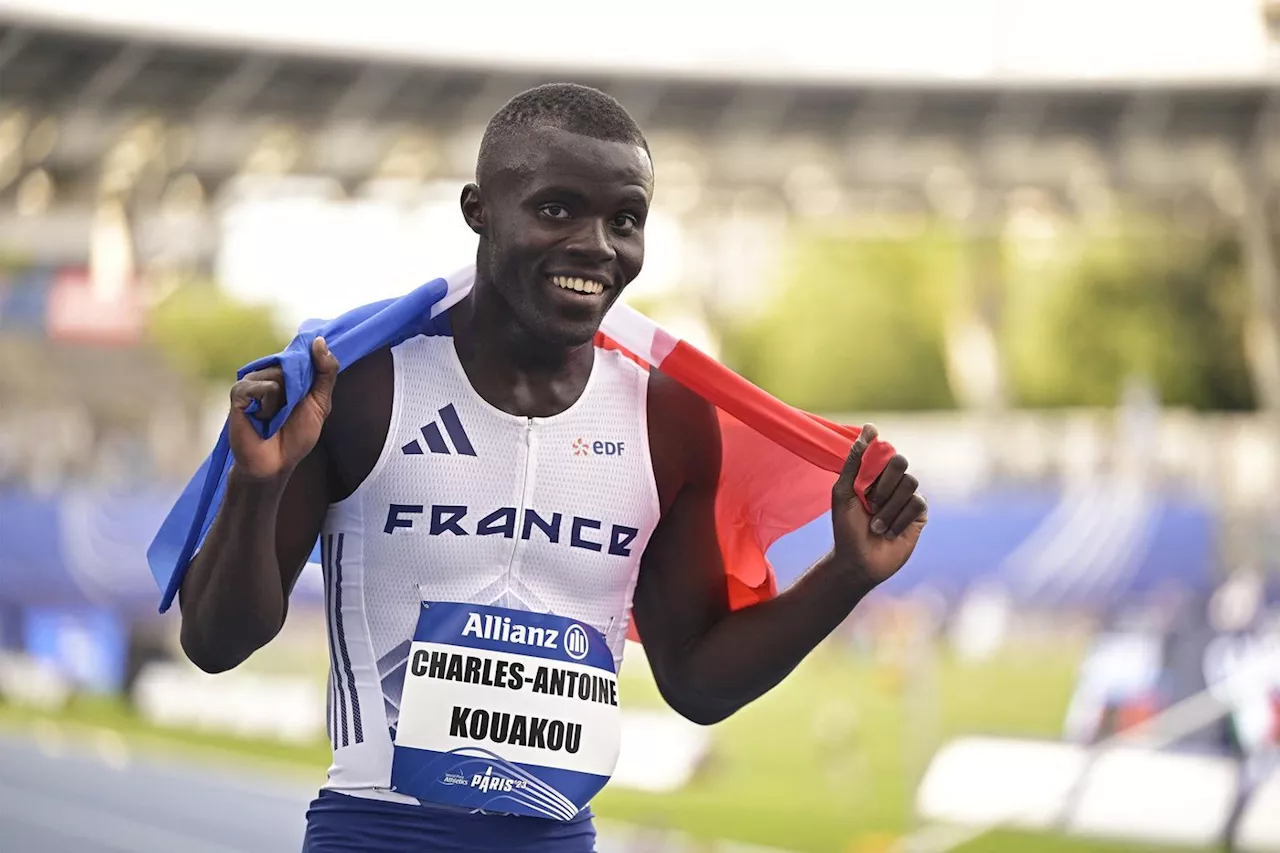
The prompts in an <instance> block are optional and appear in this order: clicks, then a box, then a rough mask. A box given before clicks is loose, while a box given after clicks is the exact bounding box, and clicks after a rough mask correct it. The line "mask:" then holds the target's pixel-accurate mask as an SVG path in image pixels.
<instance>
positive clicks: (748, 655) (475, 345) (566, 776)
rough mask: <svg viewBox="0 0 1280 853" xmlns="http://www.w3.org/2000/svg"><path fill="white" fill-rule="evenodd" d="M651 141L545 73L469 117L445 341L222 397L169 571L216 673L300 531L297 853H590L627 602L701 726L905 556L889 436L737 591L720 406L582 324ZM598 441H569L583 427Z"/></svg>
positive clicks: (625, 259) (317, 347)
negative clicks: (305, 670) (472, 262)
mask: <svg viewBox="0 0 1280 853" xmlns="http://www.w3.org/2000/svg"><path fill="white" fill-rule="evenodd" d="M653 182H654V171H653V164H652V162H651V160H650V156H649V151H648V146H647V144H646V142H645V140H644V137H643V136H642V134H641V132H640V130H639V128H638V127H636V125H635V123H634V122H633V121H632V120H631V117H630V116H628V115H627V113H626V111H625V110H623V108H622V107H621V106H620V105H619V104H618V103H617V102H616V101H614V100H613V99H612V98H610V97H609V96H607V95H605V94H603V93H601V92H598V91H596V90H593V89H589V88H586V87H582V86H575V85H568V84H557V85H550V86H542V87H538V88H536V89H532V90H530V91H527V92H525V93H523V94H521V95H518V96H517V97H515V98H514V99H512V100H511V101H510V102H509V103H508V104H507V105H506V106H504V107H503V108H502V109H501V110H500V111H499V112H498V113H497V114H496V115H495V116H494V118H493V120H492V121H491V122H490V125H489V127H488V129H487V131H486V133H485V137H484V141H483V143H482V145H481V151H480V156H479V161H478V164H477V180H476V183H473V184H468V185H467V186H466V187H465V188H464V189H463V191H462V205H461V206H462V214H463V216H464V218H465V219H466V222H467V223H468V225H469V226H470V227H471V228H472V230H473V231H475V233H476V234H477V235H479V244H478V249H477V254H476V272H475V283H474V286H473V287H472V289H471V291H470V292H469V294H468V295H467V296H466V297H465V298H464V299H462V300H461V301H460V302H458V303H457V304H456V305H454V307H453V308H452V309H450V310H449V312H448V315H447V323H448V328H449V334H438V335H434V336H426V335H417V336H414V337H410V338H409V339H408V340H405V341H403V342H400V343H397V344H395V345H394V346H390V347H385V348H382V349H378V350H376V351H374V352H372V353H370V354H369V355H367V356H365V357H363V358H361V359H359V360H358V361H356V362H355V363H354V364H350V365H346V366H345V368H344V369H343V370H342V372H341V375H339V365H338V363H337V360H336V359H335V357H334V356H333V355H332V353H330V352H329V350H328V348H327V345H326V344H325V342H324V340H323V339H321V338H317V339H316V340H315V342H314V345H313V346H312V349H311V358H312V364H313V366H314V371H315V379H314V381H313V382H312V384H311V385H310V390H309V393H307V394H306V396H305V398H304V399H301V400H299V401H296V405H295V407H294V409H293V411H292V412H291V413H290V414H289V415H288V418H287V420H286V421H285V423H284V425H283V426H282V427H281V428H280V429H279V430H278V431H276V432H275V433H274V434H272V435H271V436H270V437H269V438H265V439H264V438H263V436H262V434H261V432H260V431H259V430H257V429H255V427H254V426H253V424H251V423H250V419H249V417H246V416H245V414H246V413H250V414H251V415H252V417H256V418H258V419H260V420H267V421H269V420H270V419H271V417H272V416H273V415H274V414H275V413H276V412H278V411H280V410H281V407H282V405H283V404H284V403H285V401H284V400H283V396H284V390H283V389H284V387H285V381H284V376H283V373H282V371H281V370H280V369H279V368H271V369H267V370H262V371H257V372H254V373H250V374H248V375H246V376H244V378H243V379H242V380H241V381H239V382H237V383H236V384H235V385H234V386H233V388H232V390H231V398H232V411H231V416H230V418H229V436H230V447H231V453H232V454H233V457H234V463H233V465H232V467H231V470H230V473H229V475H228V477H227V482H226V491H225V496H224V497H223V499H222V503H221V506H220V508H219V510H218V512H217V516H216V518H215V520H214V522H213V525H212V527H211V528H210V529H209V531H208V535H207V537H206V538H205V539H204V542H203V546H202V547H201V548H200V550H199V552H198V554H197V555H196V556H195V558H194V559H193V560H192V561H191V562H190V564H189V567H188V568H187V571H186V575H185V577H184V578H183V579H182V582H181V587H180V602H181V607H182V615H183V623H182V642H183V648H184V649H185V650H186V653H187V655H188V656H189V657H190V658H191V660H192V661H194V662H195V663H196V664H197V665H198V666H200V667H201V668H202V669H205V670H207V671H210V672H219V671H224V670H227V669H231V668H233V667H235V666H237V665H238V664H240V663H241V662H242V661H244V660H245V659H246V658H247V657H249V655H251V654H252V653H253V652H254V651H255V650H257V649H258V648H261V647H262V646H263V645H265V644H266V643H268V642H269V641H270V640H271V639H272V638H273V637H274V636H275V635H276V633H277V632H278V631H279V630H280V628H281V627H282V625H283V624H284V619H285V614H286V611H287V603H288V598H289V594H290V592H291V590H292V589H293V586H294V584H295V582H296V580H297V577H298V574H299V572H300V571H301V569H302V567H303V565H304V564H305V563H306V561H307V557H308V555H309V554H310V553H311V549H312V546H313V544H314V543H315V542H316V540H317V538H318V539H319V540H320V542H321V552H322V554H321V555H322V564H323V567H324V570H325V576H326V584H327V586H326V589H327V592H328V598H329V607H328V616H329V643H330V656H331V661H332V668H331V673H330V691H329V696H330V708H329V723H330V737H331V741H332V746H333V763H332V766H331V767H330V769H329V774H328V781H327V782H326V784H325V786H324V788H323V790H322V791H321V792H320V795H319V796H318V797H317V798H316V800H315V801H314V802H313V804H312V807H311V809H310V811H309V813H308V819H307V834H306V840H305V842H304V845H305V847H304V849H305V850H306V851H309V853H328V851H357V850H358V851H371V853H379V851H392V850H395V851H408V850H414V851H463V850H468V851H475V850H495V851H496V850H504V851H556V853H577V851H589V850H593V849H594V838H595V831H594V828H593V822H592V815H591V811H590V808H589V802H590V800H591V797H592V796H593V795H594V794H595V793H596V792H598V791H599V790H600V789H601V788H602V787H603V786H604V784H605V783H606V782H607V781H608V779H609V775H610V773H611V772H612V770H613V766H614V762H615V761H616V758H617V753H618V738H619V731H620V721H619V717H618V713H619V711H618V697H617V685H616V672H617V667H618V666H619V664H620V663H621V659H622V651H623V644H624V641H625V639H626V637H627V633H628V630H629V628H630V627H631V625H630V618H629V614H630V613H632V612H634V614H635V621H636V626H637V627H638V628H639V630H640V632H641V633H642V634H643V637H644V643H645V648H646V652H647V654H648V657H649V660H650V663H651V666H652V670H653V674H654V677H655V679H656V681H657V684H658V686H659V688H660V689H661V691H662V695H663V696H664V697H665V699H666V700H667V702H668V703H669V704H670V705H671V707H672V708H674V709H675V710H676V711H678V712H679V713H681V714H683V715H684V716H685V717H687V718H689V719H690V720H693V721H695V722H698V723H702V724H711V723H714V722H717V721H719V720H722V719H724V718H725V717H727V716H729V715H730V714H732V713H734V712H735V711H736V710H738V709H739V708H741V707H743V706H744V705H746V704H747V703H749V702H751V701H753V700H754V699H756V698H757V697H759V696H761V695H762V694H764V693H765V692H767V691H768V690H769V689H771V688H772V687H773V686H774V685H776V684H777V683H779V682H780V681H781V680H782V679H783V678H785V677H786V675H787V674H788V673H789V672H790V671H791V670H792V669H793V668H794V667H795V666H796V665H797V664H798V663H799V662H800V661H801V660H802V659H803V658H804V657H805V656H806V655H807V654H808V653H809V652H810V651H811V650H812V649H813V648H814V647H815V646H816V645H817V644H818V643H819V642H821V640H822V639H823V638H824V637H826V636H827V635H828V634H829V633H830V631H831V630H832V629H833V628H834V627H836V626H837V625H838V624H839V623H840V622H841V621H842V620H843V619H844V618H845V617H846V616H847V615H848V614H849V612H850V611H851V610H852V609H853V607H854V606H855V605H856V604H857V603H858V602H859V601H860V600H861V599H862V597H863V596H864V595H865V594H866V593H867V592H868V591H869V590H871V589H872V588H873V587H874V586H875V585H876V584H877V583H879V582H880V581H882V580H884V579H885V578H887V577H889V576H890V575H892V574H893V573H894V572H896V571H897V570H898V569H899V568H900V567H901V566H902V565H903V564H904V563H905V561H906V560H907V558H908V557H909V556H910V554H911V552H912V550H913V548H914V547H915V543H916V540H917V538H918V536H919V533H920V530H921V528H922V527H923V525H924V520H925V519H924V514H925V507H924V502H923V500H922V499H921V498H920V497H919V496H918V495H917V494H916V493H915V490H916V481H915V479H914V478H913V477H912V476H911V475H910V474H907V473H906V467H907V466H906V460H905V459H903V458H902V457H901V456H895V457H894V458H893V459H892V460H891V461H890V462H889V463H888V465H887V466H886V467H885V469H884V471H883V473H882V474H881V475H880V476H879V478H878V479H877V480H876V482H875V483H874V485H872V487H871V488H870V489H869V490H868V492H867V494H866V496H867V498H868V499H869V505H870V507H871V510H872V513H873V514H872V513H868V512H866V511H865V510H864V508H863V506H862V504H861V503H860V502H859V501H858V500H855V499H853V495H854V491H853V490H854V482H855V477H856V476H857V474H858V471H859V467H860V465H861V461H862V457H863V454H864V453H865V452H866V450H867V448H868V446H869V445H870V444H871V442H872V441H873V440H874V439H875V437H876V434H875V430H874V429H873V428H870V427H866V428H864V429H863V430H862V433H861V435H859V437H858V439H857V441H856V442H854V443H853V446H852V448H851V449H850V452H849V458H848V461H847V463H846V465H845V469H844V471H843V472H842V474H841V475H840V478H839V480H838V481H837V482H836V485H835V489H834V493H833V513H832V521H833V528H834V535H835V547H834V548H833V550H832V551H831V553H830V554H829V555H828V556H827V557H825V558H824V559H823V560H821V561H819V562H818V563H817V564H816V565H814V566H813V567H812V568H811V569H810V571H809V572H808V573H807V574H806V575H805V576H804V578H802V579H801V580H800V581H799V582H798V583H796V584H795V585H793V586H792V587H791V588H790V589H788V590H786V591H785V592H783V593H782V594H780V595H777V596H776V597H773V598H771V599H770V600H767V601H763V602H762V603H759V604H754V605H752V606H749V607H745V608H742V609H737V610H735V609H733V608H731V607H730V605H729V600H728V594H727V591H726V586H725V566H724V565H723V562H722V558H721V553H722V552H721V550H720V548H719V543H718V541H717V532H716V525H715V521H716V518H715V515H716V499H715V496H716V488H717V484H718V481H719V479H720V468H719V463H720V459H721V454H720V438H721V436H720V432H719V426H718V421H717V419H716V414H715V410H714V408H713V407H712V406H711V405H710V404H709V403H708V402H707V401H706V400H705V399H704V398H702V397H700V396H698V395H697V394H695V393H694V392H692V391H690V390H688V389H686V388H685V387H684V386H682V385H680V384H678V383H677V382H675V381H674V380H672V379H671V378H669V377H668V376H666V375H665V374H663V373H662V372H660V371H650V370H648V369H646V368H644V367H642V366H640V365H639V364H637V362H636V361H634V360H632V359H631V358H628V357H627V356H625V355H624V354H622V353H620V352H618V351H616V350H613V349H605V348H602V347H599V346H597V345H596V344H595V338H596V333H597V331H598V330H599V329H600V326H601V322H602V320H603V319H604V316H605V313H606V312H607V311H608V310H609V307H610V306H611V305H612V304H613V303H614V302H615V301H616V300H617V298H618V296H619V294H621V292H622V291H623V289H624V288H625V287H626V286H627V284H628V283H629V282H631V281H632V280H633V279H634V278H635V277H636V276H637V275H638V274H639V272H640V269H641V266H642V264H643V260H644V226H645V219H646V216H647V214H648V210H649V203H650V199H651V198H652V195H653ZM584 436H587V437H590V440H589V441H584V439H583V437H584Z"/></svg>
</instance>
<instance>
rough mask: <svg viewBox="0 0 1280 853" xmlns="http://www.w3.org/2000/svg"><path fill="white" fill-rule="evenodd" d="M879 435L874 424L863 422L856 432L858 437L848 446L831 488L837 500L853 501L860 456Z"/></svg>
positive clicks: (860, 462)
mask: <svg viewBox="0 0 1280 853" xmlns="http://www.w3.org/2000/svg"><path fill="white" fill-rule="evenodd" d="M878 436H879V432H877V430H876V428H875V425H874V424H863V425H862V431H861V432H860V433H858V438H857V440H856V441H854V443H853V446H852V447H850V448H849V455H848V456H847V457H845V460H844V468H842V469H841V470H840V476H839V477H838V478H837V479H836V484H835V487H834V488H833V489H832V493H833V496H834V497H835V498H836V499H837V500H842V501H846V502H847V501H853V500H854V491H853V484H854V481H855V480H857V479H858V469H860V468H861V467H862V457H863V455H864V454H866V452H867V448H868V447H870V446H871V442H873V441H875V440H876V438H877V437H878Z"/></svg>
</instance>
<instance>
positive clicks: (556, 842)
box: [302, 791, 596, 853]
mask: <svg viewBox="0 0 1280 853" xmlns="http://www.w3.org/2000/svg"><path fill="white" fill-rule="evenodd" d="M595 849H596V828H595V821H594V815H592V814H591V809H589V808H586V809H583V810H582V811H581V812H580V813H579V814H578V816H577V817H575V818H574V819H573V820H570V821H555V820H544V819H543V818H537V817H519V816H516V815H492V814H468V813H465V812H455V811H445V810H442V809H433V808H429V807H424V806H411V805H405V804H403V803H388V802H385V801H383V800H368V799H364V798H361V797H352V796H348V795H347V794H339V793H338V792H337V791H321V792H320V795H319V796H318V797H316V798H315V799H314V800H312V801H311V808H309V809H308V810H307V834H306V838H305V839H304V840H303V842H302V853H466V851H477V853H479V851H484V853H497V851H499V850H502V851H509V853H595Z"/></svg>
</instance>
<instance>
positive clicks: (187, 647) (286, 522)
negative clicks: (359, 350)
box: [179, 349, 394, 672]
mask: <svg viewBox="0 0 1280 853" xmlns="http://www.w3.org/2000/svg"><path fill="white" fill-rule="evenodd" d="M393 389H394V376H393V367H392V360H391V353H390V351H389V350H386V349H384V350H380V351H378V352H375V353H371V354H370V355H368V356H366V357H365V358H363V359H361V360H360V361H358V362H356V363H355V364H353V365H351V367H350V369H348V370H346V371H344V372H343V373H342V374H341V376H340V377H339V378H338V379H337V380H336V384H335V386H334V389H333V405H332V412H331V413H330V414H329V416H328V417H327V418H326V419H325V421H324V423H323V427H322V430H321V432H320V436H319V439H318V440H317V441H316V444H315V446H314V447H313V448H312V449H311V450H310V452H309V453H307V455H306V456H304V457H303V458H302V460H301V461H300V462H298V464H297V465H296V466H295V467H294V468H293V470H292V473H287V474H282V475H281V476H278V477H269V478H257V479H255V478H253V477H249V476H247V475H246V474H245V473H244V472H243V471H241V470H239V469H238V468H237V467H234V466H233V467H232V469H231V474H230V476H229V478H228V481H227V491H226V495H225V497H224V498H223V502H222V507H221V508H220V509H219V511H218V515H217V517H216V518H215V519H214V522H213V524H212V525H211V527H210V529H209V535H208V536H207V537H206V539H205V543H204V547H203V548H201V550H200V553H199V554H198V555H196V558H195V559H194V560H192V562H191V565H190V567H189V568H188V570H187V575H186V577H185V578H183V581H182V588H181V590H180V591H179V596H180V597H179V603H180V606H181V609H182V648H183V651H185V652H186V654H187V657H188V658H190V659H191V661H192V662H193V663H195V664H196V666H198V667H200V668H201V669H203V670H205V671H206V672H223V671H225V670H228V669H232V668H234V667H236V666H238V665H240V664H241V663H243V662H244V661H245V659H247V658H248V657H249V656H250V655H251V654H253V653H254V652H255V651H257V650H258V649H260V648H262V647H263V646H265V645H266V644H267V643H269V642H271V640H272V639H273V638H274V637H275V636H276V634H278V633H279V632H280V629H281V628H282V627H284V620H285V616H286V615H287V613H288V609H289V595H290V593H291V592H292V591H293V587H294V584H295V583H297V580H298V575H299V574H301V572H302V568H303V566H305V565H306V562H307V557H308V556H310V554H311V551H312V548H313V547H314V546H315V542H316V539H317V537H318V536H319V535H320V530H321V527H322V526H323V524H324V518H325V514H326V513H327V512H328V508H329V504H330V503H332V502H335V501H339V500H342V499H343V498H345V497H347V496H348V495H350V494H351V493H352V492H353V491H354V490H355V489H356V487H357V486H359V485H360V483H362V482H364V479H365V477H367V476H368V474H369V472H370V471H371V470H372V469H373V466H374V464H375V463H376V461H377V459H378V455H379V453H380V452H381V450H382V444H383V442H384V441H385V440H386V435H387V429H388V426H389V424H390V420H391V404H392V399H391V398H392V395H393ZM267 409H270V411H278V409H279V405H278V403H277V402H274V401H273V402H272V403H271V404H269V405H268V404H264V411H266V410H267ZM232 416H233V417H243V416H242V415H241V414H240V413H239V412H234V411H233V412H232Z"/></svg>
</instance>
